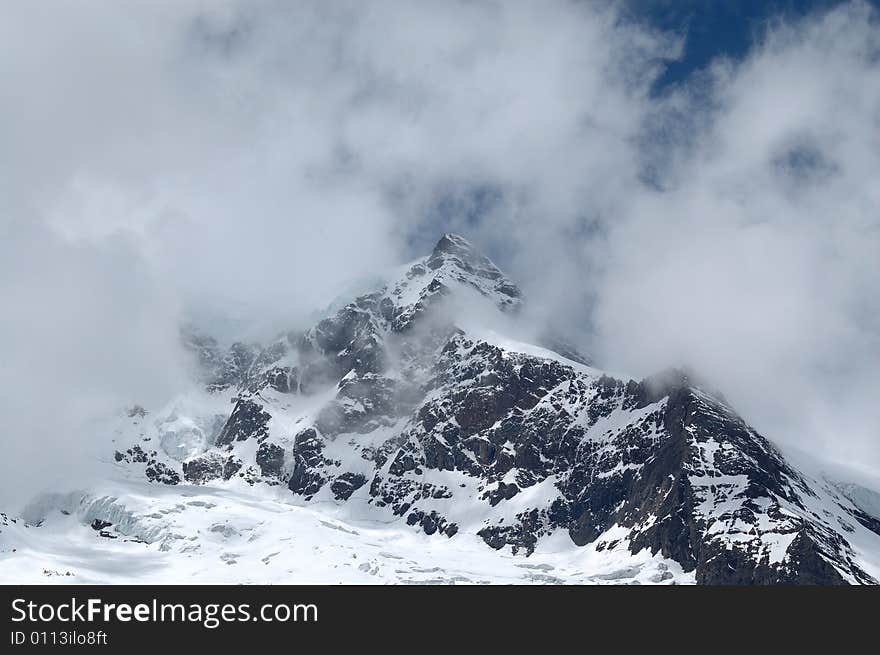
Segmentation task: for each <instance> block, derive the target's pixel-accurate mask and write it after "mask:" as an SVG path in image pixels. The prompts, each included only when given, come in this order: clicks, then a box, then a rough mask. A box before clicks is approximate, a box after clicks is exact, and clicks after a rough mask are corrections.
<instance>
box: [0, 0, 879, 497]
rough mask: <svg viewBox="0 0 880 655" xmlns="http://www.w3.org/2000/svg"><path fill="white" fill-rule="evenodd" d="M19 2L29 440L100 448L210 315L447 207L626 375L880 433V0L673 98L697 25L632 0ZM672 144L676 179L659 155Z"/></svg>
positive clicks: (432, 228) (11, 247) (7, 385)
mask: <svg viewBox="0 0 880 655" xmlns="http://www.w3.org/2000/svg"><path fill="white" fill-rule="evenodd" d="M2 13H3V14H4V16H3V19H2V20H0V74H2V77H3V79H4V80H6V81H7V83H6V84H5V85H4V88H3V90H2V91H0V93H2V99H3V102H2V103H0V140H2V142H3V143H4V149H3V151H2V153H0V167H2V169H3V170H4V171H5V174H4V176H3V177H2V178H0V216H2V218H0V232H2V234H3V237H4V238H3V240H2V242H0V255H2V256H3V273H4V284H3V285H2V287H0V290H2V294H3V296H2V301H3V303H4V306H5V307H14V308H15V319H16V320H14V321H7V322H6V323H5V324H4V327H3V332H2V336H3V338H4V343H14V344H15V350H16V355H15V356H14V357H11V356H7V357H6V358H5V359H6V363H8V365H6V366H5V367H4V372H3V374H4V377H3V379H2V384H0V390H2V391H3V394H4V397H5V398H7V399H11V400H10V401H8V402H10V404H11V405H13V406H15V407H17V408H18V409H17V411H16V412H11V413H12V414H14V415H15V416H16V417H17V418H16V421H17V425H18V426H19V428H20V430H24V431H27V433H28V434H29V435H30V436H29V437H28V440H29V442H28V443H29V444H30V445H28V446H27V449H25V450H20V451H19V452H20V453H21V457H24V453H25V452H27V453H31V454H29V455H28V458H29V459H31V460H32V459H33V457H34V456H35V455H34V454H33V453H36V452H38V451H39V450H40V448H38V447H37V446H36V445H35V444H45V446H44V447H43V448H42V451H43V452H44V453H46V452H50V453H51V452H55V451H58V452H59V453H62V452H63V453H64V455H63V457H62V456H60V455H59V456H54V458H53V456H50V455H44V460H43V461H44V465H45V466H46V467H49V463H48V460H46V457H50V459H54V460H55V461H56V466H55V467H54V468H55V469H57V470H62V469H63V468H65V467H66V468H71V465H70V460H69V459H68V458H67V455H68V454H69V450H70V449H69V448H68V450H64V449H60V450H59V444H62V443H66V442H69V437H68V434H70V433H71V432H67V431H65V430H64V428H63V426H64V425H71V426H79V425H81V424H82V419H83V414H87V415H91V414H93V413H94V407H93V406H92V405H91V404H90V403H91V401H92V400H93V399H95V398H98V399H101V402H100V403H99V404H100V405H101V406H102V407H103V406H105V405H107V404H108V403H111V402H112V403H116V402H122V401H123V397H124V399H125V401H126V402H127V399H128V398H129V397H130V396H136V395H142V396H149V395H155V396H159V395H161V394H162V393H170V392H171V391H172V390H173V389H174V387H175V384H176V382H175V380H177V379H178V374H179V371H178V368H177V366H176V365H175V362H177V361H178V359H179V353H178V352H177V350H176V346H175V345H174V344H173V341H174V339H173V333H174V330H175V329H176V325H177V323H178V322H179V321H180V320H181V318H182V317H183V316H184V315H196V316H216V315H218V314H220V313H224V312H228V313H232V314H238V315H240V316H244V317H245V318H256V319H258V320H257V321H256V322H257V323H259V324H260V325H257V326H256V328H259V329H266V330H271V329H274V328H277V327H281V326H287V325H290V324H295V323H297V322H298V321H302V320H303V319H304V317H305V316H307V315H308V313H309V312H310V311H311V310H312V309H313V308H314V307H315V306H316V305H320V304H323V303H325V302H326V301H327V300H328V299H329V297H330V296H332V295H333V294H334V293H335V292H336V291H338V290H339V289H340V288H342V287H343V286H344V285H345V283H346V282H348V281H349V280H350V279H352V278H356V277H358V276H360V275H362V274H366V273H368V272H370V271H372V270H375V269H378V268H383V267H385V266H387V265H388V264H390V263H396V262H398V261H400V260H401V259H403V258H406V257H409V256H412V255H415V254H422V252H423V250H424V249H425V248H427V247H430V246H431V245H433V241H434V240H435V239H436V238H437V235H438V234H439V232H441V231H443V230H447V229H454V230H457V231H461V232H463V233H465V234H468V235H469V236H470V237H472V238H473V239H474V240H475V241H477V242H478V243H479V244H481V245H483V246H485V247H486V248H487V249H488V250H489V251H490V254H491V255H493V256H495V257H496V258H497V259H499V262H500V263H502V264H504V265H505V266H506V267H507V268H508V269H509V272H510V273H511V274H512V275H513V276H514V277H518V278H519V279H520V280H521V281H522V282H523V285H524V286H525V288H526V290H527V292H528V293H529V297H530V300H531V305H532V307H533V313H534V314H535V315H536V320H540V321H549V322H553V323H556V324H558V325H559V326H562V327H564V328H565V329H566V330H568V331H573V330H577V331H579V332H580V334H581V337H582V340H583V341H585V342H589V344H590V346H591V347H592V349H593V350H594V354H596V355H597V356H598V357H600V358H601V359H602V360H603V361H605V363H607V364H608V365H609V366H610V367H611V368H612V369H614V370H618V369H621V368H626V367H629V368H630V369H631V370H632V371H633V372H635V373H650V372H652V371H651V369H653V368H656V367H660V366H665V365H672V364H677V363H679V362H681V361H687V362H690V363H693V364H694V365H696V366H698V367H701V368H703V369H705V373H706V375H707V376H709V377H710V378H713V379H717V380H718V386H720V387H722V388H723V389H724V390H725V391H726V392H727V393H728V395H729V396H730V397H731V398H733V399H735V400H737V401H739V402H741V406H742V408H743V411H744V413H745V414H746V416H747V417H748V418H749V419H752V420H754V421H755V422H756V423H757V424H758V426H759V427H762V428H763V427H767V428H768V430H767V431H768V432H770V433H771V436H773V433H772V432H771V431H770V428H772V429H773V430H776V429H779V431H780V432H782V430H783V428H785V431H786V433H787V434H788V435H789V436H790V435H791V433H792V429H793V428H792V426H795V428H794V429H795V430H796V431H803V432H804V434H806V431H807V428H809V432H810V435H811V436H810V437H809V439H811V441H810V443H826V442H827V443H829V444H830V443H832V442H833V444H834V446H833V450H834V453H835V454H837V455H840V454H842V453H843V454H858V455H862V456H868V455H870V456H875V455H876V454H877V451H876V448H875V447H874V446H873V444H874V442H875V441H876V437H877V434H878V431H877V423H876V418H873V419H872V418H871V412H870V407H871V405H870V403H869V401H870V399H871V398H873V397H876V390H877V380H876V375H875V374H874V371H876V370H877V368H876V365H877V359H876V358H877V352H878V351H880V349H878V348H877V347H876V346H877V334H878V331H880V328H878V323H880V321H878V315H877V300H876V298H877V297H880V295H878V293H877V291H878V288H877V286H878V278H880V276H878V271H877V259H878V258H877V253H878V247H877V246H878V243H877V238H878V237H877V216H876V211H875V210H876V207H877V206H878V204H877V201H878V193H880V192H878V191H877V188H878V187H877V185H875V184H873V183H872V182H873V180H872V175H873V174H874V172H875V171H876V170H878V168H877V164H878V162H877V153H878V148H877V145H878V144H877V138H878V137H877V135H878V130H877V116H878V76H877V54H876V53H877V42H876V41H877V37H876V36H875V31H876V30H875V27H876V25H873V26H872V25H870V24H869V15H868V10H867V9H866V8H865V6H864V5H858V4H857V5H852V6H850V7H847V8H845V9H843V10H839V11H837V12H834V13H832V14H830V15H828V16H827V17H825V18H819V19H816V18H811V19H808V20H807V21H805V22H804V23H803V24H800V25H797V26H794V27H791V28H786V29H784V30H781V31H779V32H778V33H776V34H774V35H773V36H772V37H771V38H770V39H769V40H768V42H767V44H766V45H765V47H763V48H762V49H761V50H760V51H758V52H756V53H755V54H753V55H752V56H750V57H749V59H748V60H747V61H745V62H743V63H728V64H727V65H724V66H718V68H717V69H716V70H714V71H713V73H712V74H711V75H710V76H709V80H708V82H706V81H705V80H704V85H703V86H700V88H696V87H695V86H694V85H689V86H684V87H682V88H681V89H679V90H678V91H677V92H676V93H674V94H673V95H671V96H668V97H665V98H661V99H657V98H652V97H651V96H650V93H649V92H650V86H651V83H652V81H653V79H654V78H655V76H656V75H657V74H658V73H659V71H660V63H661V59H662V58H663V57H669V56H674V55H675V54H676V52H677V51H678V47H679V45H680V44H679V43H678V41H677V40H676V39H675V38H672V37H669V36H663V35H658V34H654V33H651V32H649V31H647V30H646V28H644V27H639V26H635V25H632V24H625V23H622V22H621V21H620V20H619V19H618V17H617V13H616V12H615V6H614V5H605V4H603V3H579V2H564V1H561V0H560V1H559V2H552V3H540V4H532V3H508V2H503V3H502V2H491V1H487V2H466V1H461V2H452V3H425V4H414V3H409V2H393V1H388V2H371V3H362V2H342V1H340V2H334V3H327V2H301V3H295V4H289V3H280V2H272V1H269V0H266V1H262V2H239V1H236V0H227V1H225V2H221V3H217V2H210V3H208V2H202V1H199V0H184V1H180V0H177V1H175V2H158V3H137V2H131V3H114V4H113V6H112V7H108V6H107V3H97V2H80V3H76V4H62V5H58V6H55V7H53V9H52V15H51V16H49V15H47V12H46V10H45V9H42V8H41V7H40V6H39V5H37V4H36V3H23V4H21V5H20V6H17V7H12V6H6V7H4V8H3V9H2ZM648 164H654V165H655V167H656V166H659V168H657V169H656V170H655V174H654V175H655V178H657V180H659V182H660V183H661V187H662V188H663V189H664V190H663V191H657V190H656V189H655V188H654V187H653V186H649V185H647V184H646V183H644V182H643V181H642V175H643V174H644V172H645V170H646V166H647V165H648ZM53 316H55V317H58V321H59V322H61V321H62V320H63V323H64V329H60V328H59V329H55V328H54V326H52V323H51V317H53ZM31 325H36V326H38V329H35V330H33V331H31V330H30V329H29V327H30V326H31ZM47 342H50V343H51V344H52V347H51V348H46V347H45V344H46V343H47ZM83 362H89V363H90V365H89V366H87V367H83V365H82V363H83ZM53 369H60V370H61V371H62V374H58V375H56V376H55V377H54V378H53V377H50V378H49V379H50V386H49V387H48V388H49V389H51V390H52V393H51V394H50V395H51V396H52V397H53V398H56V401H57V399H59V398H60V399H62V401H63V402H61V405H62V406H61V407H60V408H59V409H58V411H55V412H53V413H52V416H51V419H52V420H48V418H47V416H46V412H43V411H42V407H43V400H44V398H45V396H46V395H47V394H46V393H45V391H44V387H43V384H44V380H46V377H45V372H46V371H52V370H53ZM86 369H87V370H86ZM135 382H137V385H134V383H135ZM129 385H134V386H129ZM805 405H809V407H810V408H811V411H810V412H809V414H807V413H805V412H804V411H801V410H802V408H803V406H805ZM81 407H88V408H90V409H89V411H84V412H81V411H79V409H78V408H81ZM7 413H10V412H7ZM807 423H808V425H807ZM833 425H837V426H840V425H844V426H845V430H838V429H830V428H829V427H828V426H833ZM81 432H82V430H81V429H78V428H77V429H74V430H73V431H72V433H76V434H80V433H81ZM844 432H845V434H842V433H844ZM19 433H22V432H19ZM7 434H11V433H7ZM817 434H818V435H819V437H816V436H815V435H817ZM7 439H18V437H14V436H8V437H7ZM22 443H24V442H22ZM65 448H67V446H65ZM21 457H19V458H18V460H17V461H15V460H10V462H9V463H10V465H12V466H18V465H19V464H20V460H21ZM2 477H4V478H5V477H6V476H2ZM8 479H9V480H17V477H15V476H11V477H9V478H8ZM8 487H9V485H8V484H7V485H6V488H4V489H2V493H4V494H5V493H8Z"/></svg>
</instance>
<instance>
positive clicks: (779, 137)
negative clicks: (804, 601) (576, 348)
mask: <svg viewBox="0 0 880 655" xmlns="http://www.w3.org/2000/svg"><path fill="white" fill-rule="evenodd" d="M877 20H878V19H877V16H876V14H875V13H874V12H873V11H872V10H871V9H870V8H869V7H868V6H867V5H865V4H862V3H853V4H848V5H844V6H842V7H839V8H838V9H836V10H834V11H831V12H828V13H825V14H821V15H814V16H810V17H807V18H806V19H804V20H802V21H800V22H797V23H794V24H780V25H777V26H776V27H775V28H774V29H771V30H770V31H769V32H768V33H767V35H766V37H765V39H764V40H763V41H762V43H761V44H760V46H759V47H757V48H756V49H754V50H753V52H752V53H751V54H750V55H749V56H748V57H747V58H746V59H745V60H744V61H741V62H730V61H726V62H718V63H716V64H715V66H714V67H713V68H712V69H711V70H710V71H708V73H707V77H704V78H703V79H702V80H701V81H700V84H701V86H700V87H690V88H688V87H687V86H685V87H684V88H682V89H680V90H679V91H678V92H677V95H674V96H673V97H671V98H668V99H667V100H666V106H665V107H663V106H660V107H658V108H656V111H657V112H661V113H662V112H663V111H667V112H669V116H673V117H675V118H676V119H681V117H682V116H683V115H685V116H690V118H689V120H688V121H687V127H688V128H689V129H691V130H693V134H691V135H690V137H689V138H688V139H681V140H677V143H678V144H679V145H678V146H676V143H675V142H674V143H672V144H669V143H662V144H661V146H660V147H662V148H664V149H666V152H665V153H663V157H665V162H666V164H667V168H666V169H665V170H664V171H663V175H662V187H663V188H662V190H657V191H646V192H645V193H641V194H638V195H637V196H636V197H635V199H634V202H633V203H632V205H631V206H630V207H628V210H627V212H626V214H625V216H623V217H621V219H620V220H617V221H611V222H610V233H609V236H608V238H607V239H606V240H605V241H603V242H602V252H601V257H602V261H603V265H602V268H603V272H602V279H601V282H600V283H599V286H598V291H597V292H596V293H597V294H598V296H599V301H598V305H597V311H596V321H597V323H598V326H599V327H598V332H599V333H600V339H599V346H598V347H599V348H600V349H601V350H602V353H603V357H604V358H606V359H607V360H609V361H614V362H616V363H618V364H619V365H621V366H630V367H632V368H633V369H634V370H639V371H647V370H650V369H651V368H653V367H656V366H659V365H662V364H665V363H668V362H670V361H673V360H679V361H686V362H690V363H692V364H693V365H694V366H697V367H698V368H700V369H702V370H704V371H705V372H706V374H707V375H709V376H710V378H711V379H713V380H715V381H716V383H717V384H718V385H719V386H720V387H721V388H723V389H724V390H725V391H726V393H727V395H728V397H729V398H730V399H731V400H732V401H733V403H734V404H735V405H736V406H737V407H738V409H739V410H740V411H741V412H742V413H743V414H744V415H745V416H746V417H747V418H749V419H750V420H751V421H752V422H753V423H754V424H755V425H756V426H757V427H758V428H759V429H763V430H764V431H765V432H766V433H767V434H768V435H769V436H771V437H773V438H775V439H777V440H779V441H783V442H785V443H787V444H790V445H794V446H797V447H799V448H802V449H805V450H811V451H813V452H815V453H819V454H822V455H824V456H828V457H833V458H837V459H841V460H843V461H849V462H858V463H859V464H861V465H863V466H866V467H871V468H873V470H875V471H876V470H877V466H878V464H880V417H878V415H877V412H876V398H877V397H878V394H880V374H878V371H880V214H878V212H877V207H878V206H880V205H878V200H880V188H878V186H877V184H876V183H875V182H874V181H873V180H872V178H873V177H874V176H875V174H876V171H878V170H880V148H878V145H880V140H878V139H880V136H878V135H880V37H878V32H877V25H878V23H877ZM656 124H659V125H662V124H663V121H656ZM670 145H671V149H670ZM648 147H650V145H649V146H648Z"/></svg>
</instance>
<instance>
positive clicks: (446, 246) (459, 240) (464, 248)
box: [431, 232, 475, 256]
mask: <svg viewBox="0 0 880 655" xmlns="http://www.w3.org/2000/svg"><path fill="white" fill-rule="evenodd" d="M474 252H475V250H474V247H473V245H472V244H471V242H470V241H468V240H467V239H465V238H464V237H463V236H461V235H460V234H455V233H453V232H447V233H446V234H444V235H443V236H442V237H440V240H439V241H438V242H437V245H436V246H434V251H433V252H432V253H431V254H432V256H433V255H439V254H442V253H448V254H451V255H466V254H473V253H474Z"/></svg>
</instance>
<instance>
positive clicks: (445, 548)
mask: <svg viewBox="0 0 880 655" xmlns="http://www.w3.org/2000/svg"><path fill="white" fill-rule="evenodd" d="M523 302H524V301H523V299H522V294H521V293H520V290H519V289H518V288H517V286H516V285H515V284H514V283H513V282H512V281H511V280H509V279H508V278H507V277H506V276H505V275H504V273H503V272H502V271H500V270H499V269H498V267H497V266H495V265H494V264H493V263H492V262H491V261H490V260H489V259H487V258H486V257H485V256H483V255H482V254H480V253H479V252H477V251H476V250H475V249H474V248H473V247H472V246H471V245H470V244H469V243H468V242H467V241H466V240H465V239H463V238H462V237H460V236H457V235H451V234H449V235H445V236H444V237H443V238H442V239H441V240H440V241H439V242H438V244H437V246H436V247H435V248H434V250H433V252H432V253H431V254H430V255H429V256H427V257H425V258H422V259H420V260H418V261H416V262H413V263H412V264H410V265H408V266H407V267H405V268H403V269H402V270H401V272H400V274H399V275H398V276H397V277H396V278H395V279H392V280H391V281H390V282H388V283H387V284H386V285H384V286H383V287H382V288H380V289H377V290H376V291H375V292H372V293H368V294H366V295H362V296H360V297H358V298H356V299H354V300H353V301H352V302H351V303H349V304H347V305H346V306H344V307H342V308H341V309H339V310H338V311H336V312H335V313H334V314H333V315H330V316H327V317H326V318H324V319H323V320H320V321H319V322H317V323H316V324H315V325H314V326H312V327H311V328H309V329H307V330H305V331H304V332H291V333H288V334H285V335H282V336H280V337H279V338H278V339H277V340H275V341H273V342H272V343H269V344H264V345H248V344H241V343H238V344H234V345H233V346H232V347H231V348H229V349H225V350H224V349H221V348H219V347H218V346H217V343H216V341H214V340H213V339H211V338H210V337H207V336H204V335H199V334H195V333H192V332H189V333H187V334H185V336H184V338H185V341H186V343H187V345H188V347H189V348H190V349H191V351H192V352H193V353H194V355H195V356H196V357H197V359H198V361H199V362H200V368H201V375H202V379H201V383H200V385H199V387H198V388H196V389H193V390H192V391H191V392H190V393H188V394H186V395H183V396H181V397H180V398H178V399H176V400H175V401H174V402H173V403H171V404H170V405H169V406H167V407H164V408H142V407H133V408H131V409H130V410H129V411H128V412H127V413H126V415H125V416H123V417H121V418H120V420H119V423H118V425H116V426H114V427H113V428H112V429H110V430H108V453H110V454H112V457H108V463H107V469H108V478H107V482H106V484H103V485H102V486H100V487H97V488H95V489H91V490H88V491H86V492H81V493H74V494H68V495H64V496H55V497H47V498H43V499H42V500H41V501H40V502H39V503H37V504H35V505H34V506H33V507H32V508H31V510H30V511H29V513H28V515H26V516H24V517H21V518H17V519H12V518H9V517H7V516H5V515H3V516H2V518H0V574H2V575H3V577H4V579H7V580H10V581H12V580H21V581H35V580H37V579H40V577H41V576H43V577H46V576H49V577H51V578H52V581H57V578H55V574H56V573H57V574H58V575H60V576H62V578H66V579H70V580H71V581H74V582H86V581H123V580H131V579H137V580H174V581H181V580H193V581H196V580H197V581H244V582H270V581H277V582H324V583H332V582H376V581H389V582H593V583H602V582H647V583H660V582H665V583H688V582H696V583H704V584H727V583H751V584H774V583H806V584H838V583H862V584H864V583H868V584H876V583H877V582H878V579H880V518H878V515H877V511H878V507H880V503H878V502H877V498H880V496H877V495H876V494H873V495H872V493H873V492H870V491H869V490H867V489H862V488H861V487H855V486H854V485H851V484H849V485H848V484H846V483H840V482H836V481H828V480H825V479H824V478H823V477H821V476H819V475H816V474H813V473H810V472H805V471H802V470H798V469H797V468H796V467H794V466H793V465H791V464H790V463H788V462H787V461H786V459H785V457H783V455H782V454H781V453H780V452H779V450H777V448H776V447H774V446H773V444H772V443H771V442H770V441H768V440H767V439H766V438H765V437H763V436H762V435H760V434H758V433H757V432H756V431H755V430H754V429H752V428H751V427H750V426H749V425H748V424H747V423H746V422H745V421H744V420H743V419H742V418H741V417H739V416H738V415H737V413H736V412H735V410H734V409H733V408H732V407H730V406H729V404H728V403H727V402H726V401H725V400H724V398H723V397H722V396H720V394H718V393H717V392H715V391H713V390H711V389H710V388H708V387H707V386H706V385H704V384H703V383H701V382H698V381H695V380H694V379H693V378H692V376H691V375H690V374H688V373H686V372H682V371H677V370H670V371H666V372H663V373H660V374H658V375H656V376H653V377H651V378H648V379H646V380H641V381H636V380H627V379H616V378H614V377H612V376H610V375H608V374H606V373H604V372H603V371H600V370H597V369H596V368H593V367H592V366H590V365H589V363H588V362H589V360H588V358H586V357H584V356H583V355H580V354H578V353H576V352H575V351H574V350H573V349H571V348H569V347H567V346H561V345H558V341H556V340H548V341H547V342H546V343H545V344H544V345H543V346H541V345H531V344H526V343H522V342H519V341H516V340H515V339H511V338H510V337H509V336H506V335H505V334H504V333H502V332H500V331H499V329H492V330H490V329H487V328H486V327H485V325H487V324H491V325H494V326H496V328H497V327H498V326H503V325H513V324H515V323H516V321H517V316H518V313H519V311H520V308H521V306H522V303H523ZM489 316H491V317H492V320H491V321H486V320H483V319H485V318H486V317H489ZM475 325H478V326H483V327H473V326H475ZM560 353H562V354H560ZM111 438H112V439H113V442H114V443H113V445H110V439H111ZM38 524H39V525H38ZM87 550H89V551H94V550H97V551H100V552H102V553H104V557H105V560H104V561H106V562H110V564H109V565H103V564H100V563H98V562H96V561H95V558H90V557H87V556H86V555H85V554H84V553H85V551H87ZM68 574H69V575H68Z"/></svg>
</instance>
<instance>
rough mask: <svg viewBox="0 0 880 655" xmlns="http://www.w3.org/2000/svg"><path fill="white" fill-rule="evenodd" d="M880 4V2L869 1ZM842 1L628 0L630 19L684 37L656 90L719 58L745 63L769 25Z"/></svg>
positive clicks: (656, 84)
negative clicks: (679, 51)
mask: <svg viewBox="0 0 880 655" xmlns="http://www.w3.org/2000/svg"><path fill="white" fill-rule="evenodd" d="M869 2H870V4H872V5H874V6H875V7H876V6H880V0H869ZM842 3H843V0H628V1H627V3H626V4H627V8H628V14H629V16H630V17H631V18H632V19H634V20H636V21H644V22H647V23H648V24H650V25H653V26H654V27H657V28H659V29H662V30H669V31H672V32H675V33H678V34H682V35H685V37H686V40H685V45H684V52H683V56H682V57H681V59H680V60H677V61H671V62H669V64H668V65H667V66H666V70H665V72H664V73H663V74H662V75H661V76H660V78H659V79H658V80H657V81H656V83H655V86H654V90H655V92H656V93H662V92H663V91H664V90H665V89H666V88H667V87H669V86H671V85H675V84H676V83H677V82H681V81H682V80H684V79H686V78H687V77H688V76H689V75H690V74H691V73H693V72H694V71H698V70H700V69H702V68H704V67H705V66H706V65H707V64H709V62H711V61H712V59H714V58H715V57H731V58H735V59H742V58H743V57H744V56H746V55H747V54H748V52H749V50H750V49H751V47H752V46H753V45H754V43H755V42H756V40H760V38H761V35H762V34H763V32H764V30H765V29H766V27H767V25H768V24H772V22H773V21H774V20H777V19H786V20H791V19H797V18H801V17H803V16H806V15H807V14H810V13H812V12H817V11H819V12H821V11H826V10H828V9H832V8H834V7H835V6H837V5H840V4H842Z"/></svg>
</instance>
